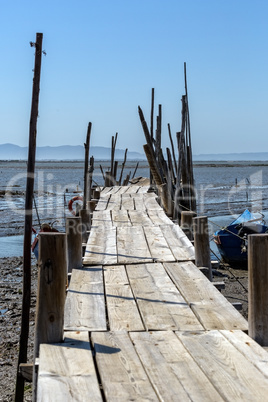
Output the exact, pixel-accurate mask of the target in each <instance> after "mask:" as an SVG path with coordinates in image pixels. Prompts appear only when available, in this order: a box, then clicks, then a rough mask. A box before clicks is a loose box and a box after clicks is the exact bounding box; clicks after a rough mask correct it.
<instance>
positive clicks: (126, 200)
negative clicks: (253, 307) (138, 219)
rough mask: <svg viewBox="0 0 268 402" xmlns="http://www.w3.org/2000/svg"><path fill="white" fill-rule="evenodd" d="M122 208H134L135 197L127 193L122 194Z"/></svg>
mask: <svg viewBox="0 0 268 402" xmlns="http://www.w3.org/2000/svg"><path fill="white" fill-rule="evenodd" d="M121 209H125V210H127V211H128V210H131V211H133V210H134V199H133V198H132V197H131V194H129V193H125V194H122V196H121Z"/></svg>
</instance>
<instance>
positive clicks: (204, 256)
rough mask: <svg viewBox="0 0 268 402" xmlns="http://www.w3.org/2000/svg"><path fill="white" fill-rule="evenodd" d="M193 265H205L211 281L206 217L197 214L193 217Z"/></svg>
mask: <svg viewBox="0 0 268 402" xmlns="http://www.w3.org/2000/svg"><path fill="white" fill-rule="evenodd" d="M193 228H194V246H195V265H196V266H197V267H206V268H208V271H209V280H210V281H212V269H211V256H210V247H209V233H208V218H207V216H198V217H196V218H193Z"/></svg>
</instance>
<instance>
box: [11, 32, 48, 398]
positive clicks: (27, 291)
mask: <svg viewBox="0 0 268 402" xmlns="http://www.w3.org/2000/svg"><path fill="white" fill-rule="evenodd" d="M42 42H43V34H42V33H37V34H36V42H35V43H32V42H31V46H34V47H35V65H34V78H33V91H32V107H31V118H30V127H29V149H28V164H27V182H26V197H25V221H24V245H23V294H22V313H21V332H20V343H19V357H18V368H17V381H16V391H15V401H16V402H18V401H23V394H24V378H23V377H22V376H21V374H20V364H21V363H27V349H28V337H29V317H30V304H31V241H32V218H33V216H32V206H33V191H34V171H35V153H36V127H37V118H38V103H39V91H40V74H41V60H42Z"/></svg>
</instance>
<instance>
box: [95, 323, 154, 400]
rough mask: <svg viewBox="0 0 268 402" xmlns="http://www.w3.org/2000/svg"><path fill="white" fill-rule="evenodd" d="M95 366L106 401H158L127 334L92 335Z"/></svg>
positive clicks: (123, 332) (98, 333)
mask: <svg viewBox="0 0 268 402" xmlns="http://www.w3.org/2000/svg"><path fill="white" fill-rule="evenodd" d="M92 341H93V345H94V350H95V354H96V362H97V366H98V371H99V374H100V378H101V383H102V387H103V391H104V394H105V400H107V401H114V402H117V401H158V398H157V396H156V394H155V391H154V389H153V387H152V385H151V383H150V381H149V379H148V377H147V375H146V373H145V371H144V368H143V366H142V364H141V362H140V359H139V358H138V355H137V353H136V351H135V348H134V346H133V344H132V342H131V340H130V339H129V336H128V334H127V332H125V331H119V332H109V333H103V332H93V333H92Z"/></svg>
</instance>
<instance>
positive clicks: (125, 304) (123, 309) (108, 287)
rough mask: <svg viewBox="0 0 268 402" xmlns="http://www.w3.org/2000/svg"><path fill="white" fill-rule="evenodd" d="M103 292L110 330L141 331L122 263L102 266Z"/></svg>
mask: <svg viewBox="0 0 268 402" xmlns="http://www.w3.org/2000/svg"><path fill="white" fill-rule="evenodd" d="M104 280H105V293H106V303H107V310H108V319H109V326H110V329H111V331H118V330H127V331H142V330H144V325H143V323H142V320H141V317H140V313H139V311H138V308H137V305H136V302H135V299H134V296H133V293H132V291H131V288H130V284H129V281H128V277H127V275H126V271H125V267H124V266H123V265H117V266H109V267H105V268H104Z"/></svg>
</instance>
